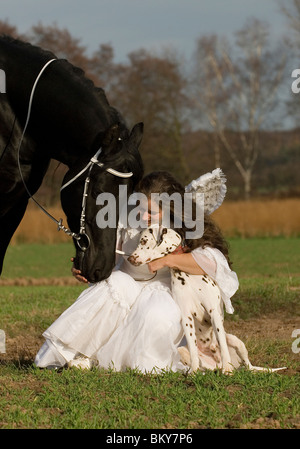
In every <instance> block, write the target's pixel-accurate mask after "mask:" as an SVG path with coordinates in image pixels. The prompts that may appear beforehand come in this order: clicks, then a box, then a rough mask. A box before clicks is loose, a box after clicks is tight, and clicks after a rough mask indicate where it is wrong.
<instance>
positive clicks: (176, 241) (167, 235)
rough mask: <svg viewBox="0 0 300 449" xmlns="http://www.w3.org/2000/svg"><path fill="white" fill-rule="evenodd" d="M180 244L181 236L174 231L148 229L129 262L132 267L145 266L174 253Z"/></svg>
mask: <svg viewBox="0 0 300 449" xmlns="http://www.w3.org/2000/svg"><path fill="white" fill-rule="evenodd" d="M180 244H181V236H180V235H179V234H178V233H177V232H176V231H174V230H173V229H167V228H147V229H145V231H143V232H142V234H141V238H140V242H139V244H138V247H137V248H136V250H135V251H134V252H133V253H132V254H131V255H130V256H129V257H128V260H129V262H130V263H132V265H143V264H145V263H149V262H151V261H152V260H154V259H160V258H161V257H164V256H166V255H167V254H170V253H172V252H173V251H175V249H176V248H177V247H178V246H179V245H180Z"/></svg>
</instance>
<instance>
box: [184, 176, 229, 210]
mask: <svg viewBox="0 0 300 449" xmlns="http://www.w3.org/2000/svg"><path fill="white" fill-rule="evenodd" d="M185 191H186V192H187V193H193V194H194V193H203V194H204V213H205V214H208V215H210V214H212V213H213V212H214V211H215V210H216V209H218V207H220V206H221V204H222V203H223V201H224V198H225V195H226V191H227V188H226V176H225V175H224V173H223V172H222V170H221V169H220V168H216V169H215V170H213V171H212V172H211V173H205V174H204V175H202V176H200V177H199V178H197V179H194V180H193V181H192V182H190V184H189V185H188V186H186V188H185ZM193 196H194V197H195V195H193Z"/></svg>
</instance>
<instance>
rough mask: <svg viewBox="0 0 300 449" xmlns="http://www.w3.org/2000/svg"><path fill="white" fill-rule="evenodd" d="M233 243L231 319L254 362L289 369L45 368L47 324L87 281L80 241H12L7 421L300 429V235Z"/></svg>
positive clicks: (2, 373) (0, 306)
mask: <svg viewBox="0 0 300 449" xmlns="http://www.w3.org/2000/svg"><path fill="white" fill-rule="evenodd" d="M230 246H231V257H232V259H233V263H234V266H233V268H234V270H235V271H236V272H237V273H238V276H239V279H240V289H239V291H238V292H237V294H236V295H235V296H234V298H233V305H234V307H235V314H234V315H233V316H228V315H227V316H226V320H225V327H226V329H227V330H228V331H230V332H232V333H234V334H235V335H237V336H239V337H240V338H241V339H242V340H243V341H244V342H245V344H246V346H247V348H248V351H249V355H250V360H251V361H252V362H253V364H256V365H263V366H274V367H276V366H287V367H288V369H287V370H286V371H284V372H282V373H280V374H279V373H274V374H271V373H260V374H252V373H250V372H247V371H245V370H240V371H237V372H235V373H234V374H233V375H232V376H225V375H222V374H221V373H220V372H208V373H207V374H205V375H202V374H200V373H197V374H195V375H183V374H180V373H169V372H166V373H164V374H162V375H155V374H149V375H141V374H139V373H138V372H136V371H133V370H128V371H127V372H125V373H116V372H113V371H101V370H97V369H93V370H91V371H88V372H82V371H77V370H63V371H61V372H56V371H49V370H40V369H37V368H36V367H35V366H34V365H33V360H34V356H35V353H36V351H37V350H38V349H39V347H40V345H41V344H42V342H43V339H42V336H41V334H42V332H43V331H44V330H45V329H46V328H47V326H49V324H51V323H52V322H53V320H54V319H55V318H56V317H57V316H58V315H59V314H60V313H61V312H62V311H63V310H65V309H66V307H68V306H69V305H70V304H71V303H72V302H73V301H74V300H75V299H76V297H77V296H78V295H79V293H80V292H81V291H82V289H83V288H85V287H84V286H82V285H80V284H78V283H75V282H73V280H72V277H71V274H70V267H71V262H70V257H72V255H73V248H72V245H71V244H70V243H61V244H57V245H42V244H31V245H30V244H22V245H15V246H11V247H10V248H9V251H8V253H7V256H6V259H5V266H4V272H3V277H2V280H1V281H0V328H1V329H3V330H5V333H6V338H7V341H6V354H0V428H7V429H13V428H18V429H20V428H23V429H25V428H32V429H40V428H52V429H63V428H64V429H75V428H90V429H142V428H145V429H197V428H214V429H215V428H276V429H277V428H299V427H300V401H299V393H300V370H299V358H300V345H299V344H298V346H297V348H296V349H297V350H296V351H295V345H294V352H293V350H292V343H293V342H294V341H295V337H294V338H293V337H292V332H293V331H295V330H297V329H300V319H299V311H300V310H299V294H300V283H299V275H300V269H299V268H300V264H299V254H300V244H299V239H298V238H296V237H291V238H283V237H276V238H251V239H242V238H233V239H230ZM299 334H300V330H299ZM298 349H299V351H298Z"/></svg>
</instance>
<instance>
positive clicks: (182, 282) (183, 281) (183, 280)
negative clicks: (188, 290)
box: [177, 276, 185, 285]
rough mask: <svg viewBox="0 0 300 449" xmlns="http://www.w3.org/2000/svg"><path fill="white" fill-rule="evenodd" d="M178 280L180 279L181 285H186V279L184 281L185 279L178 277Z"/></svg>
mask: <svg viewBox="0 0 300 449" xmlns="http://www.w3.org/2000/svg"><path fill="white" fill-rule="evenodd" d="M177 279H178V280H179V281H181V284H182V285H185V279H184V278H183V277H181V276H178V278H177Z"/></svg>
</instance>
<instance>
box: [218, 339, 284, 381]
mask: <svg viewBox="0 0 300 449" xmlns="http://www.w3.org/2000/svg"><path fill="white" fill-rule="evenodd" d="M226 339H227V343H228V345H229V346H230V347H232V348H233V349H234V350H235V351H236V353H237V355H238V356H239V357H240V358H241V360H242V361H243V363H244V365H245V366H246V368H247V369H249V370H250V371H254V372H255V371H262V372H265V373H267V372H271V373H274V372H276V371H280V370H283V369H286V367H281V368H264V367H260V366H253V365H252V364H251V362H250V360H249V357H248V350H247V348H246V346H245V343H244V342H242V340H240V339H239V338H238V337H236V336H235V335H232V334H227V335H226Z"/></svg>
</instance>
